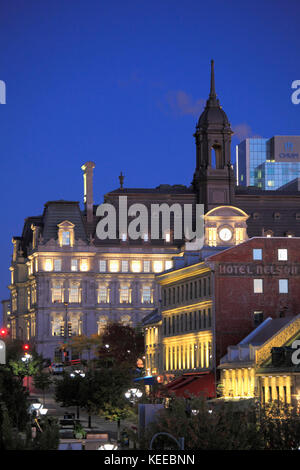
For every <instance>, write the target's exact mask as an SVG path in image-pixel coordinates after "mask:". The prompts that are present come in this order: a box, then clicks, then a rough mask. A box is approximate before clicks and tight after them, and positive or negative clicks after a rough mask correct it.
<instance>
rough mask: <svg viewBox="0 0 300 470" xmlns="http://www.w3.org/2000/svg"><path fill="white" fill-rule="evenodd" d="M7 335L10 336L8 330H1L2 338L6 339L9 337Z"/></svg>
mask: <svg viewBox="0 0 300 470" xmlns="http://www.w3.org/2000/svg"><path fill="white" fill-rule="evenodd" d="M7 334H8V330H7V328H4V327H2V328H1V329H0V336H1V338H5V336H7Z"/></svg>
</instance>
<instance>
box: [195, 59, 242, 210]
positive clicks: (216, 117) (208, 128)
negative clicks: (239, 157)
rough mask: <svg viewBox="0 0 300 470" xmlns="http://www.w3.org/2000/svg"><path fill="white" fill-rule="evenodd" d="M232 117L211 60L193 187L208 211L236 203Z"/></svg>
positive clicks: (197, 130)
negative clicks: (223, 103)
mask: <svg viewBox="0 0 300 470" xmlns="http://www.w3.org/2000/svg"><path fill="white" fill-rule="evenodd" d="M232 134H233V132H232V130H231V127H230V123H229V120H228V118H227V115H226V113H225V111H223V109H222V106H221V105H220V102H219V99H218V98H217V95H216V91H215V73H214V61H213V60H212V61H211V80H210V94H209V97H208V100H207V102H206V106H205V109H204V111H203V113H202V114H201V116H200V118H199V121H198V124H197V127H196V132H195V134H194V137H195V140H196V170H195V173H194V178H193V183H192V184H193V187H194V190H195V191H196V193H197V202H198V203H199V204H204V210H205V212H207V211H209V210H210V209H212V208H214V207H216V206H219V205H224V204H230V205H232V204H234V184H235V183H234V172H233V166H232V164H231V157H230V154H231V149H230V147H231V135H232Z"/></svg>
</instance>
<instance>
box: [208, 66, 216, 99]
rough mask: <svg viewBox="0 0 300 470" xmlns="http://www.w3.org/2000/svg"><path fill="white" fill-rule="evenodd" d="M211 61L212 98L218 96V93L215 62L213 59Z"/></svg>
mask: <svg viewBox="0 0 300 470" xmlns="http://www.w3.org/2000/svg"><path fill="white" fill-rule="evenodd" d="M210 63H211V69H210V94H209V97H210V98H216V97H217V95H216V88H215V62H214V60H213V59H212V60H211V61H210Z"/></svg>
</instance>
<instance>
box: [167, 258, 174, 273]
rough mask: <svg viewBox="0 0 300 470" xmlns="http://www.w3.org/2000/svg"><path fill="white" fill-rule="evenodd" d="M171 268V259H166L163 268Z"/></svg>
mask: <svg viewBox="0 0 300 470" xmlns="http://www.w3.org/2000/svg"><path fill="white" fill-rule="evenodd" d="M172 268H173V261H172V260H171V259H168V260H167V261H166V263H165V269H166V271H167V270H168V269H172Z"/></svg>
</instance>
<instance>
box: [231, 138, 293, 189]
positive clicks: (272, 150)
mask: <svg viewBox="0 0 300 470" xmlns="http://www.w3.org/2000/svg"><path fill="white" fill-rule="evenodd" d="M299 177H300V136H274V137H271V138H269V139H266V138H258V137H256V138H248V139H245V140H244V141H243V142H241V143H240V144H239V145H237V147H236V178H237V184H238V185H242V186H256V187H258V188H261V189H265V190H274V189H278V188H280V187H281V186H283V185H285V184H287V183H289V182H290V181H292V180H294V179H295V178H299Z"/></svg>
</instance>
